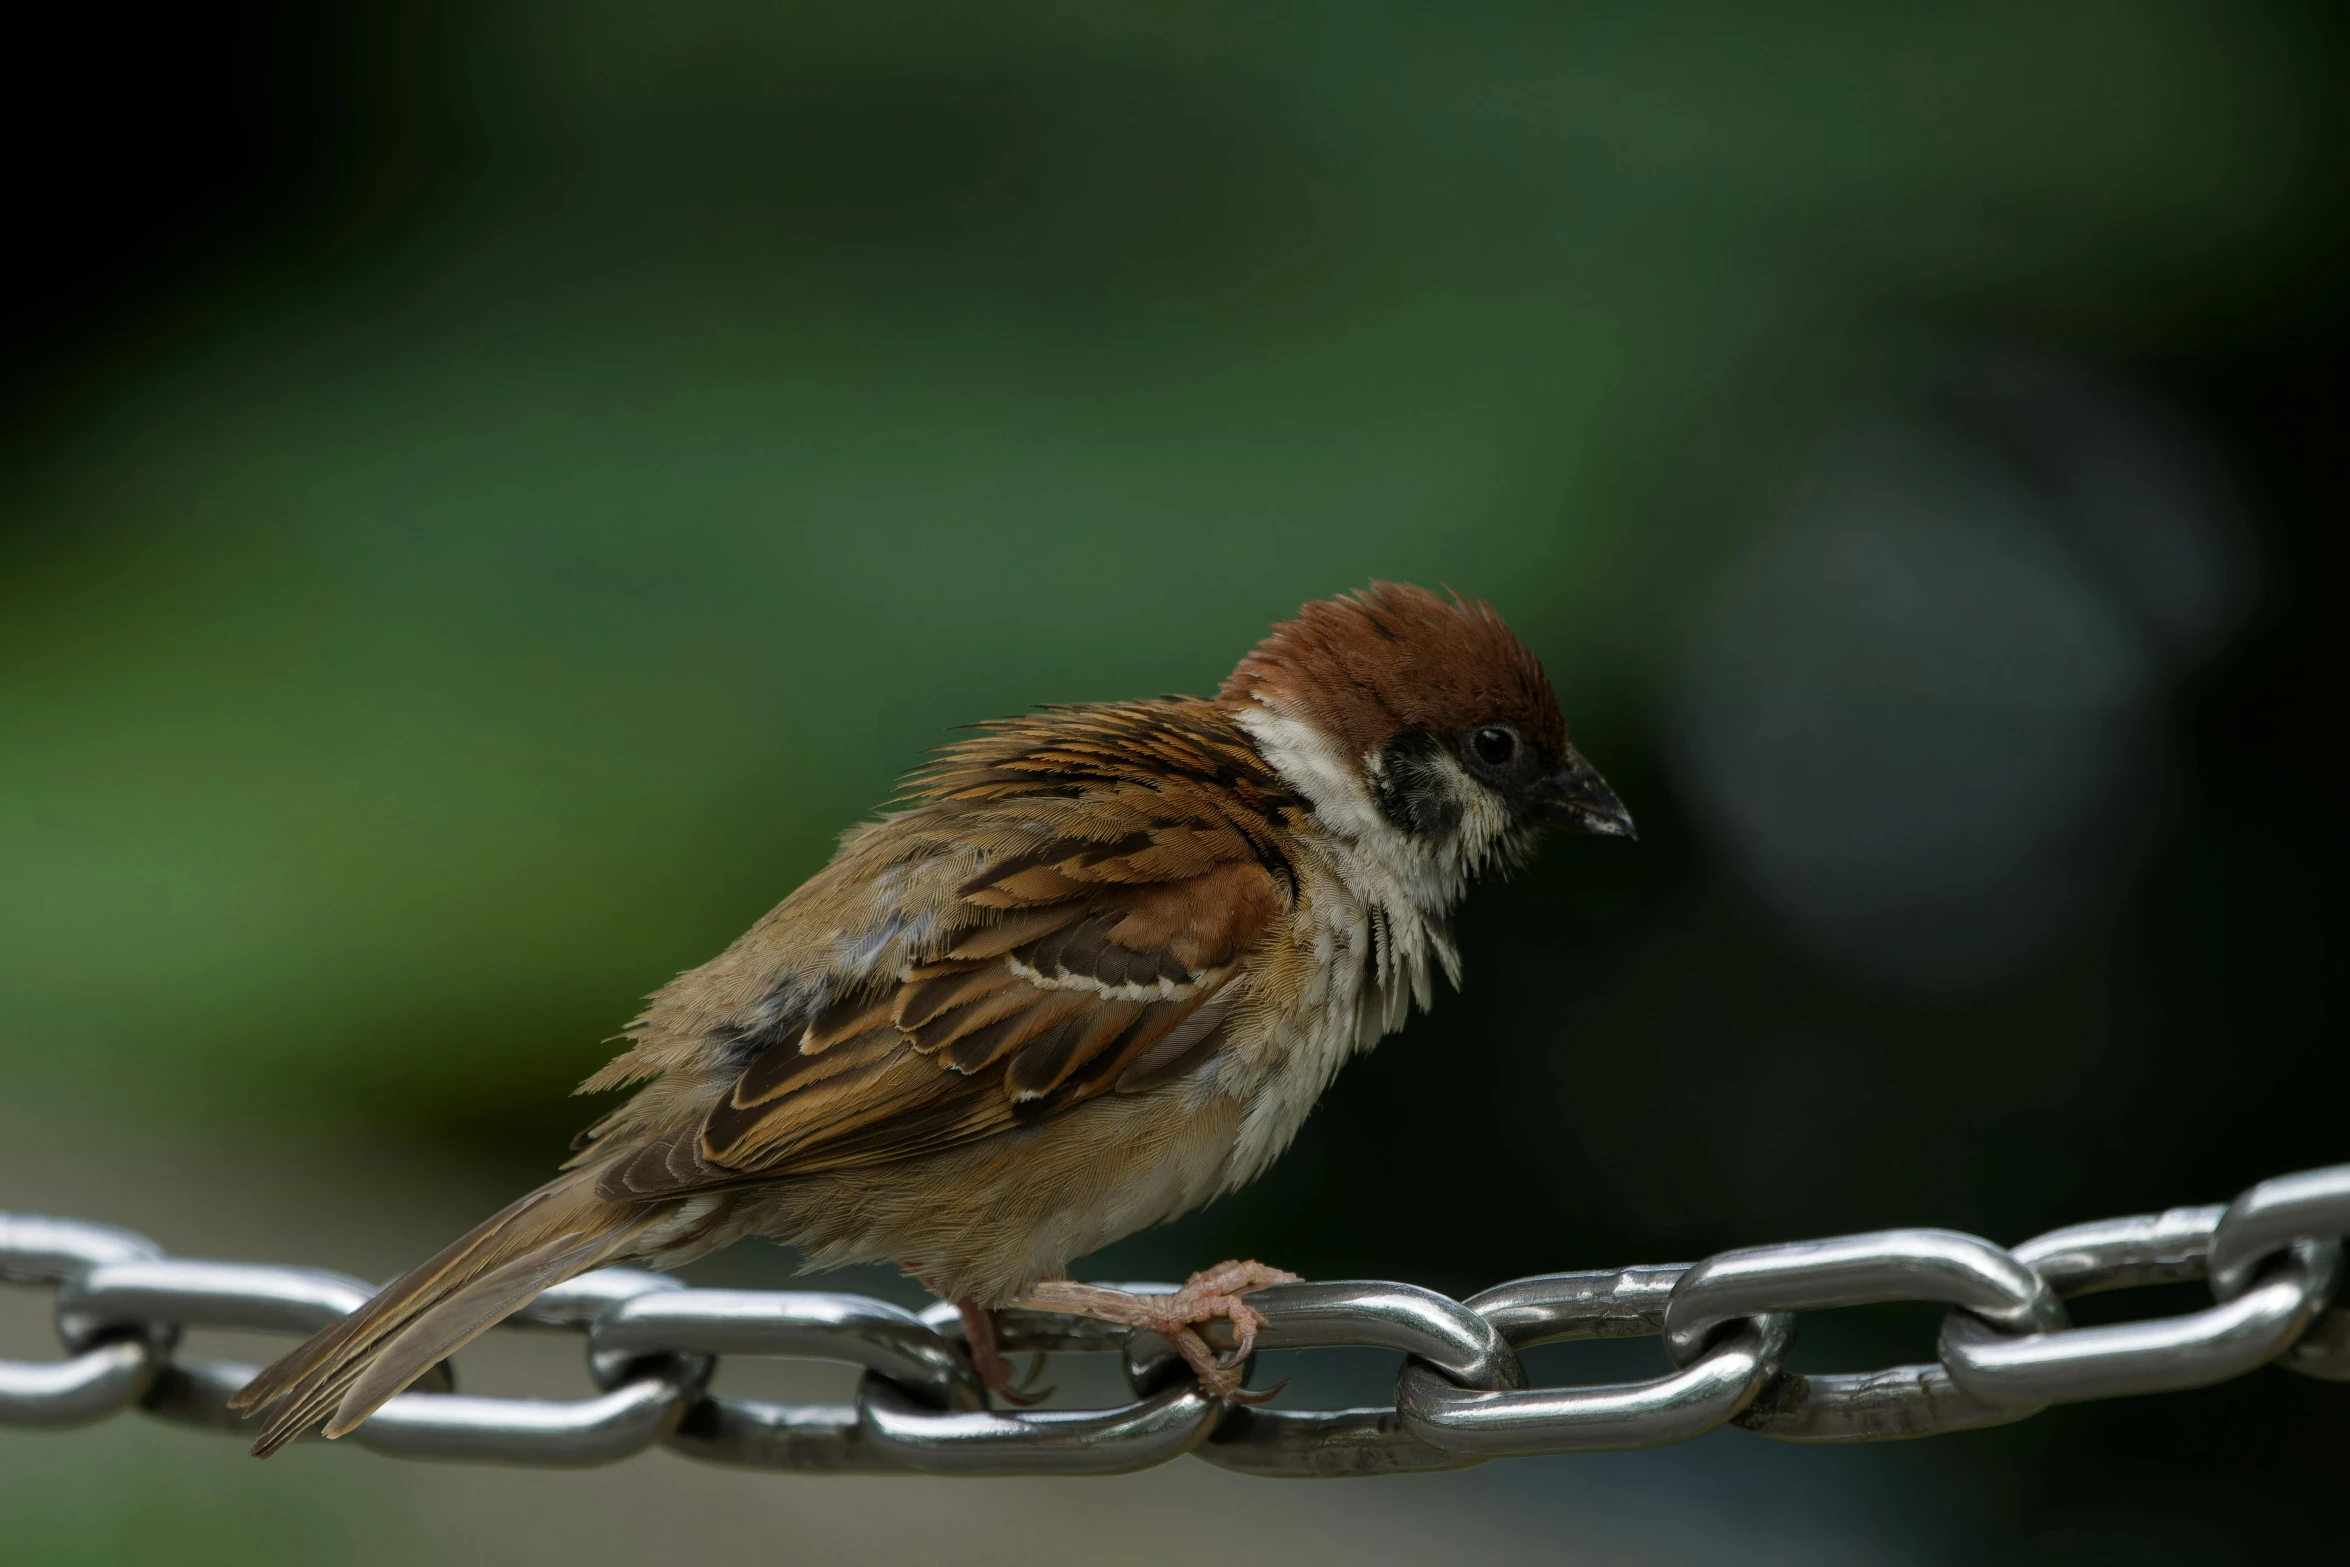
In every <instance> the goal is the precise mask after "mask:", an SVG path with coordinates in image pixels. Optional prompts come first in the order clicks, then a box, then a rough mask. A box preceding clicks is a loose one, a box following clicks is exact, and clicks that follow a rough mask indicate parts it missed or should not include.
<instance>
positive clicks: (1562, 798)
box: [1534, 746, 1640, 838]
mask: <svg viewBox="0 0 2350 1567" xmlns="http://www.w3.org/2000/svg"><path fill="white" fill-rule="evenodd" d="M1534 815H1535V816H1536V817H1537V818H1538V819H1540V820H1542V821H1546V822H1550V823H1553V824H1554V825H1556V826H1560V827H1566V828H1570V829H1572V830H1573V831H1575V832H1588V833H1596V834H1598V835H1599V836H1600V837H1603V838H1637V837H1639V836H1640V834H1639V833H1637V832H1635V831H1634V830H1633V828H1632V813H1631V812H1630V811H1627V810H1625V809H1624V802H1623V801H1621V800H1619V799H1617V798H1616V792H1615V790H1613V789H1610V788H1609V787H1608V786H1607V780H1606V779H1604V778H1602V777H1600V776H1599V773H1598V771H1597V769H1595V768H1593V767H1592V765H1591V764H1590V763H1589V762H1586V761H1585V760H1583V758H1582V756H1581V755H1579V754H1578V753H1577V752H1576V751H1575V749H1574V748H1573V747H1572V746H1570V747H1568V748H1567V765H1566V766H1564V767H1562V768H1560V769H1559V770H1558V771H1557V772H1555V773H1552V774H1551V775H1550V776H1549V777H1548V778H1545V779H1543V780H1542V781H1541V782H1540V783H1538V784H1536V785H1535V786H1534Z"/></svg>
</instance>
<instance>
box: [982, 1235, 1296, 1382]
mask: <svg viewBox="0 0 2350 1567" xmlns="http://www.w3.org/2000/svg"><path fill="white" fill-rule="evenodd" d="M1297 1282H1298V1276H1297V1275H1296V1274H1294V1273H1287V1272H1284V1271H1283V1270H1281V1269H1279V1268H1268V1267H1266V1266H1265V1265H1264V1264H1263V1263H1261V1262H1223V1263H1218V1264H1217V1265H1216V1266H1215V1267H1212V1268H1203V1269H1201V1270H1200V1271H1199V1272H1197V1273H1195V1274H1193V1275H1192V1276H1191V1277H1190V1278H1188V1279H1186V1280H1184V1283H1183V1287H1182V1288H1181V1289H1179V1290H1177V1291H1175V1292H1174V1293H1173V1294H1171V1295H1137V1294H1134V1293H1132V1292H1130V1291H1127V1290H1114V1289H1110V1288H1107V1287H1106V1286H1104V1285H1100V1284H1079V1283H1076V1282H1074V1281H1073V1280H1069V1279H1048V1280H1046V1281H1045V1282H1044V1283H1041V1284H1037V1285H1033V1286H1031V1287H1030V1288H1029V1290H1028V1292H1027V1293H1026V1294H1024V1295H1022V1296H1021V1297H1020V1299H1019V1300H1018V1301H1017V1302H1015V1304H1017V1305H1021V1306H1026V1307H1028V1308H1030V1309H1031V1310H1035V1311H1059V1312H1066V1313H1068V1314H1069V1315H1071V1316H1079V1317H1091V1318H1093V1319H1095V1320H1096V1321H1099V1322H1115V1323H1118V1324H1120V1325H1121V1326H1124V1327H1129V1328H1147V1329H1149V1330H1150V1331H1151V1332H1153V1333H1156V1334H1158V1335H1159V1336H1160V1337H1161V1338H1163V1339H1165V1340H1166V1341H1167V1342H1168V1343H1169V1344H1172V1345H1173V1346H1175V1352H1176V1353H1177V1354H1179V1355H1181V1356H1182V1357H1183V1363H1184V1364H1185V1365H1187V1366H1189V1367H1191V1370H1192V1374H1193V1375H1194V1376H1196V1377H1198V1378H1199V1385H1200V1391H1201V1392H1203V1393H1206V1394H1207V1395H1208V1396H1209V1397H1211V1398H1224V1399H1230V1400H1231V1401H1232V1402H1234V1403H1236V1404H1261V1403H1263V1402H1265V1400H1267V1399H1269V1398H1271V1397H1272V1396H1273V1395H1274V1394H1276V1393H1278V1392H1280V1391H1281V1389H1280V1388H1277V1387H1276V1388H1271V1389H1268V1390H1267V1391H1265V1392H1262V1393H1244V1392H1242V1391H1241V1388H1240V1378H1241V1374H1242V1372H1243V1370H1244V1369H1245V1367H1246V1365H1247V1362H1248V1356H1249V1351H1250V1350H1252V1349H1254V1348H1255V1347H1256V1342H1257V1334H1259V1333H1260V1332H1262V1331H1263V1330H1264V1326H1265V1319H1264V1317H1263V1316H1262V1315H1260V1314H1259V1313H1258V1311H1257V1309H1256V1308H1255V1307H1253V1306H1251V1305H1250V1304H1249V1303H1248V1302H1247V1301H1246V1300H1244V1299H1242V1298H1241V1297H1243V1296H1244V1295H1246V1294H1247V1293H1248V1292H1249V1291H1250V1290H1253V1289H1262V1288H1263V1287H1264V1286H1266V1285H1268V1284H1295V1283H1297ZM1209 1322H1230V1323H1231V1324H1232V1333H1233V1340H1234V1342H1233V1346H1232V1352H1231V1353H1230V1354H1229V1355H1218V1354H1217V1353H1216V1352H1215V1350H1214V1349H1212V1348H1210V1347H1209V1345H1208V1341H1207V1340H1206V1339H1205V1338H1203V1337H1201V1336H1200V1332H1199V1329H1200V1326H1201V1325H1202V1324H1204V1323H1209Z"/></svg>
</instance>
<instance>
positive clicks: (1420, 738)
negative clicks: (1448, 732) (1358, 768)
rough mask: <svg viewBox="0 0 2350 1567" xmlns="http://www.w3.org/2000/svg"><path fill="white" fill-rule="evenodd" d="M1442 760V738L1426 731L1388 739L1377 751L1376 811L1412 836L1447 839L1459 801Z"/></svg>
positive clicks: (1458, 820) (1453, 827) (1454, 829)
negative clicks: (1384, 748)
mask: <svg viewBox="0 0 2350 1567" xmlns="http://www.w3.org/2000/svg"><path fill="white" fill-rule="evenodd" d="M1446 759H1447V753H1446V748H1445V742H1444V740H1443V739H1442V738H1441V737H1439V736H1437V735H1434V734H1430V733H1429V732H1428V731H1426V730H1424V729H1423V730H1415V731H1413V732H1411V733H1409V734H1401V735H1397V736H1396V737H1395V738H1394V739H1393V740H1390V741H1388V742H1387V749H1386V750H1384V751H1382V752H1380V753H1379V763H1380V765H1379V776H1378V781H1377V782H1378V797H1379V813H1380V814H1381V815H1382V816H1385V817H1386V818H1387V819H1388V820H1389V821H1390V822H1393V823H1394V824H1395V825H1396V826H1397V827H1398V828H1400V829H1401V830H1402V831H1404V832H1407V833H1411V834H1413V835H1414V836H1416V837H1422V838H1449V837H1451V836H1452V835H1453V834H1454V833H1456V832H1458V831H1459V830H1460V825H1461V814H1462V812H1461V801H1460V796H1459V795H1458V794H1456V793H1455V792H1454V786H1453V780H1452V778H1451V776H1450V769H1448V768H1447V767H1446V766H1445V761H1446Z"/></svg>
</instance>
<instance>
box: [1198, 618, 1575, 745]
mask: <svg viewBox="0 0 2350 1567" xmlns="http://www.w3.org/2000/svg"><path fill="white" fill-rule="evenodd" d="M1252 703H1262V704H1264V705H1266V706H1268V707H1273V708H1277V709H1281V710H1284V711H1286V712H1290V713H1293V714H1295V715H1296V716H1298V717H1301V718H1305V719H1307V720H1308V721H1310V722H1312V723H1314V724H1315V725H1316V726H1317V727H1319V728H1321V729H1323V730H1324V731H1325V732H1328V733H1330V734H1334V735H1336V736H1338V737H1339V738H1340V739H1341V740H1342V741H1343V742H1344V743H1345V745H1346V747H1347V749H1348V751H1349V752H1350V753H1351V754H1353V755H1355V756H1366V755H1369V754H1370V753H1372V752H1374V751H1378V750H1381V749H1382V748H1384V747H1385V746H1386V745H1387V743H1388V742H1389V741H1391V740H1393V739H1394V738H1395V737H1396V736H1397V735H1399V734H1403V733H1406V732H1408V731H1411V730H1419V729H1424V730H1429V731H1432V732H1434V733H1437V734H1459V733H1461V732H1462V731H1464V730H1468V729H1473V728H1476V727H1477V726H1479V725H1481V724H1508V725H1509V726H1511V727H1512V728H1514V729H1516V730H1517V731H1518V733H1519V734H1520V735H1522V736H1523V737H1524V738H1525V739H1526V740H1527V741H1529V742H1530V743H1532V744H1533V745H1534V746H1536V747H1537V748H1538V749H1539V750H1540V751H1541V753H1542V754H1543V756H1544V757H1545V758H1547V759H1548V760H1550V761H1553V762H1555V761H1557V760H1558V759H1559V758H1560V757H1561V756H1563V755H1564V754H1565V752H1566V748H1567V724H1566V720H1565V719H1564V718H1562V717H1560V716H1559V705H1558V698H1557V697H1555V696H1553V695H1552V694H1551V689H1550V678H1549V677H1548V676H1547V675H1545V674H1544V673H1543V672H1542V661H1541V660H1539V659H1537V658H1536V657H1535V656H1534V654H1533V653H1532V651H1530V650H1529V649H1528V648H1527V646H1526V644H1525V643H1523V642H1520V641H1519V640H1518V639H1517V636H1516V634H1515V633H1513V632H1512V631H1511V630H1510V628H1509V627H1508V626H1506V625H1504V624H1503V623H1502V619H1501V616H1500V615H1498V614H1496V613H1495V612H1494V609H1493V606H1492V605H1490V604H1487V603H1485V602H1484V601H1483V600H1480V599H1464V598H1462V597H1461V596H1460V595H1459V594H1457V593H1456V594H1452V595H1451V596H1450V597H1445V596H1440V595H1438V594H1435V593H1431V592H1429V591H1428V590H1427V589H1426V588H1417V587H1413V586H1411V585H1410V584H1408V583H1400V582H1374V583H1372V584H1371V585H1370V587H1369V588H1367V589H1365V590H1364V591H1363V592H1361V593H1349V594H1346V595H1343V596H1341V597H1339V598H1334V599H1317V600H1316V601H1314V602H1313V603H1311V604H1307V605H1305V606H1304V607H1303V608H1301V609H1300V610H1299V611H1298V612H1297V618H1296V619H1295V620H1286V621H1283V622H1282V623H1281V624H1279V625H1277V626H1275V627H1274V628H1273V632H1272V635H1270V636H1268V637H1266V638H1265V640H1264V641H1262V642H1260V643H1258V644H1257V645H1256V647H1255V648H1254V649H1253V650H1251V651H1250V653H1249V655H1248V656H1247V657H1246V658H1244V659H1242V660H1241V661H1240V664H1239V667H1237V668H1235V669H1234V670H1233V671H1232V674H1231V675H1230V677H1228V678H1227V679H1226V680H1225V682H1224V684H1223V686H1222V688H1221V689H1219V690H1218V691H1217V692H1216V704H1217V705H1218V706H1219V707H1222V708H1223V709H1224V710H1225V711H1227V712H1239V711H1242V710H1244V709H1246V708H1248V707H1249V706H1250V705H1251V704H1252Z"/></svg>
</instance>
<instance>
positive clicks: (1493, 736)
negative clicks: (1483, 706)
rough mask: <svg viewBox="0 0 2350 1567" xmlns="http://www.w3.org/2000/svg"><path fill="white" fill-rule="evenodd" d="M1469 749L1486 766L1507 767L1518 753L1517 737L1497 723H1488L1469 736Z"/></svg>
mask: <svg viewBox="0 0 2350 1567" xmlns="http://www.w3.org/2000/svg"><path fill="white" fill-rule="evenodd" d="M1469 749H1470V750H1472V751H1474V752H1476V753H1477V760H1478V761H1480V762H1483V763H1484V764H1485V765H1486V766H1488V767H1507V766H1509V765H1510V763H1511V762H1512V761H1514V760H1516V758H1517V755H1518V737H1517V735H1516V734H1514V733H1513V732H1511V731H1510V730H1507V729H1504V728H1502V727H1501V726H1500V725H1499V724H1488V725H1487V726H1486V727H1485V728H1483V729H1479V730H1477V731H1476V732H1474V733H1473V734H1471V735H1470V736H1469Z"/></svg>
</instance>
